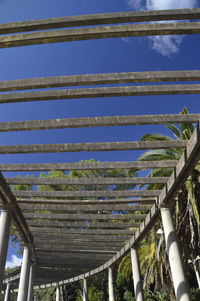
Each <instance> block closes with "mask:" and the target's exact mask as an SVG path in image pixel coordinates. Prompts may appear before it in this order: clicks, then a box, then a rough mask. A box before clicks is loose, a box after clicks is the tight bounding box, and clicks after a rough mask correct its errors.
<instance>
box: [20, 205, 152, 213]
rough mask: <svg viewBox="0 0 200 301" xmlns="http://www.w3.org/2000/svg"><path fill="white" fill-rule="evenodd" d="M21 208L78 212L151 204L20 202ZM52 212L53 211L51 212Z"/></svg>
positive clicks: (134, 207)
mask: <svg viewBox="0 0 200 301" xmlns="http://www.w3.org/2000/svg"><path fill="white" fill-rule="evenodd" d="M20 209H21V210H31V211H35V210H42V211H49V210H50V211H51V210H52V211H63V212H64V211H65V212H66V211H67V212H70V211H78V212H92V211H93V212H94V211H134V210H140V211H148V210H150V209H151V205H78V206H73V205H69V206H67V205H51V204H48V205H47V204H21V205H20ZM52 214H53V213H52Z"/></svg>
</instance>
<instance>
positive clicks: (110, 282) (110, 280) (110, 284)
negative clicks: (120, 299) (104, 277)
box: [108, 268, 115, 301]
mask: <svg viewBox="0 0 200 301" xmlns="http://www.w3.org/2000/svg"><path fill="white" fill-rule="evenodd" d="M108 291H109V301H115V297H114V288H113V272H112V268H108Z"/></svg>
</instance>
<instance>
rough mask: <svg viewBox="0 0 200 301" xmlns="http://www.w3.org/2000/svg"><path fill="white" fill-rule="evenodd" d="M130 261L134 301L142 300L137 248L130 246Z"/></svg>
mask: <svg viewBox="0 0 200 301" xmlns="http://www.w3.org/2000/svg"><path fill="white" fill-rule="evenodd" d="M131 263H132V272H133V285H134V293H135V299H136V301H143V300H144V297H143V291H142V280H141V276H140V265H139V262H138V255H137V250H136V249H133V248H131Z"/></svg>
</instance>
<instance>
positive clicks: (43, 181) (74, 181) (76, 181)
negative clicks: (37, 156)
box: [5, 177, 168, 185]
mask: <svg viewBox="0 0 200 301" xmlns="http://www.w3.org/2000/svg"><path fill="white" fill-rule="evenodd" d="M5 179H6V181H7V183H8V184H28V185H29V184H30V185H119V184H136V185H137V184H152V183H153V184H155V183H156V184H157V183H166V182H167V179H168V177H153V178H149V177H146V178H140V177H132V178H129V177H127V178H126V177H123V178H100V177H97V178H67V177H66V178H54V179H53V178H22V177H16V178H5Z"/></svg>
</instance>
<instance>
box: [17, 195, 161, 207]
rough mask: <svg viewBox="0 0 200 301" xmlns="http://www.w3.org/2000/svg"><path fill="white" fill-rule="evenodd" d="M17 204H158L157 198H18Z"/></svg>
mask: <svg viewBox="0 0 200 301" xmlns="http://www.w3.org/2000/svg"><path fill="white" fill-rule="evenodd" d="M17 202H18V203H19V204H20V203H22V204H23V203H26V204H40V203H43V204H65V205H67V204H71V205H78V204H79V205H84V204H85V205H93V204H98V205H100V204H107V205H109V204H130V203H131V204H133V203H144V204H145V203H147V204H149V203H151V204H152V203H155V202H156V197H151V198H147V197H145V198H140V199H138V198H127V199H120V198H117V199H102V200H99V199H96V200H95V199H94V200H66V199H39V198H36V199H32V198H27V199H26V198H22V199H20V198H18V199H17Z"/></svg>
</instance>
